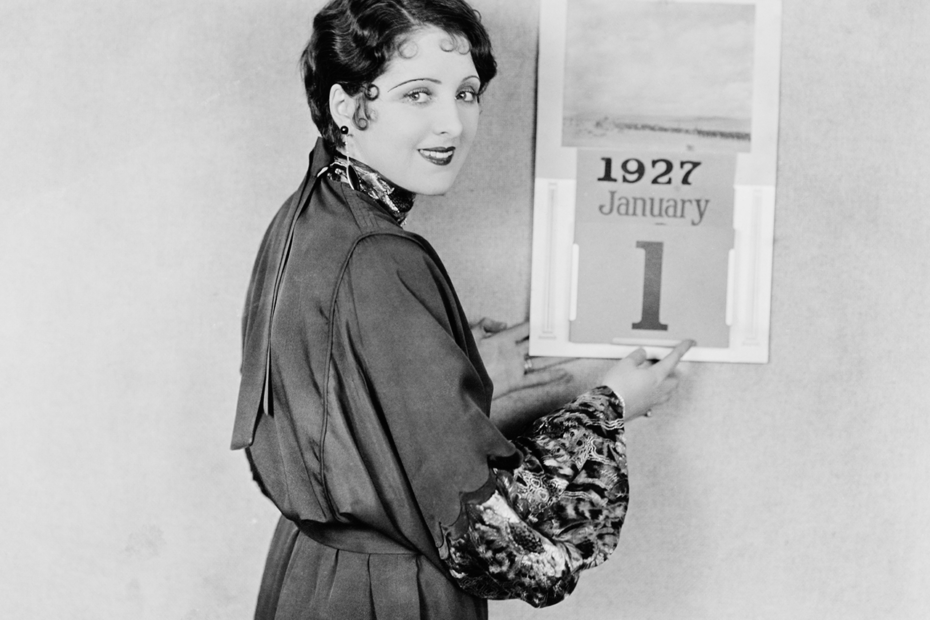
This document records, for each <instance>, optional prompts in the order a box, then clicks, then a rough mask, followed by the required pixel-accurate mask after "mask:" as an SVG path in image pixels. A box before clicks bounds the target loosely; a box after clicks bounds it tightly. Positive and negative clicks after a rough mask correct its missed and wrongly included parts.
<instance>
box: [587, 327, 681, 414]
mask: <svg viewBox="0 0 930 620" xmlns="http://www.w3.org/2000/svg"><path fill="white" fill-rule="evenodd" d="M692 346H694V341H693V340H684V341H682V342H680V343H679V344H678V346H676V347H675V348H674V349H672V351H671V353H669V354H668V355H666V356H665V357H664V358H662V359H661V360H659V361H658V362H656V363H655V364H653V363H651V362H649V361H648V360H647V359H646V352H645V351H644V350H643V349H636V350H635V351H633V352H632V353H630V354H629V355H628V356H626V357H625V358H623V359H622V360H620V361H619V362H617V363H616V364H615V365H614V367H613V368H611V369H610V370H609V371H607V374H606V375H605V376H604V380H603V384H604V385H606V386H607V387H609V388H610V389H612V390H613V391H614V392H616V393H617V394H618V395H619V396H621V397H622V398H623V401H624V403H625V405H626V407H625V411H624V412H623V418H624V420H632V419H634V418H638V417H639V416H642V415H645V414H646V413H648V412H649V411H650V410H651V409H652V408H653V407H656V406H658V405H661V404H662V403H664V402H666V401H668V399H669V398H671V397H672V394H673V393H674V392H675V389H676V388H677V387H678V378H677V377H676V376H675V367H676V366H678V362H679V361H681V356H683V355H684V354H685V353H687V352H688V349H690V348H691V347H692Z"/></svg>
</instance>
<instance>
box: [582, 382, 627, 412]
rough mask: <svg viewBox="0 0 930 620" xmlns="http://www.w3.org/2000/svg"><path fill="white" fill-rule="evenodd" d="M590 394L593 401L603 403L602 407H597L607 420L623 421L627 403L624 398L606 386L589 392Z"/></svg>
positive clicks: (600, 386)
mask: <svg viewBox="0 0 930 620" xmlns="http://www.w3.org/2000/svg"><path fill="white" fill-rule="evenodd" d="M588 394H590V395H591V398H592V400H594V401H599V402H601V403H603V405H602V406H600V407H597V410H598V411H599V412H601V413H602V414H603V415H604V417H605V418H606V419H607V420H623V416H624V413H625V412H626V402H625V401H624V400H623V397H622V396H620V395H619V394H617V393H616V392H614V391H613V390H612V389H611V388H609V387H607V386H606V385H599V386H598V387H596V388H594V389H593V390H591V391H590V392H588Z"/></svg>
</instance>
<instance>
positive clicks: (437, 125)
mask: <svg viewBox="0 0 930 620" xmlns="http://www.w3.org/2000/svg"><path fill="white" fill-rule="evenodd" d="M434 109H435V111H436V117H435V119H434V120H433V129H434V130H435V132H436V133H438V134H444V135H448V136H451V137H453V138H457V137H458V136H459V135H460V134H461V133H462V129H463V127H464V125H463V123H462V117H461V114H462V111H461V110H460V109H459V106H458V102H457V101H456V100H454V99H453V100H452V101H451V102H443V103H442V104H441V105H438V106H436V107H435V108H434Z"/></svg>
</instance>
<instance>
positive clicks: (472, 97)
mask: <svg viewBox="0 0 930 620" xmlns="http://www.w3.org/2000/svg"><path fill="white" fill-rule="evenodd" d="M458 98H459V101H464V102H465V103H474V102H475V101H477V100H478V93H476V92H475V91H473V90H463V91H461V92H460V93H459V95H458Z"/></svg>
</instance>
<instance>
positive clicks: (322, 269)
mask: <svg viewBox="0 0 930 620" xmlns="http://www.w3.org/2000/svg"><path fill="white" fill-rule="evenodd" d="M331 162H332V155H331V154H330V153H328V152H327V151H326V149H325V148H324V146H323V144H322V142H318V143H317V146H316V148H315V149H314V151H313V153H312V154H311V165H310V170H309V172H308V176H307V178H306V179H305V182H304V184H303V186H302V188H301V190H300V191H298V193H295V194H294V195H293V196H291V198H290V199H289V200H288V201H287V202H286V203H285V204H284V206H283V207H282V208H281V210H280V211H279V212H278V214H277V215H276V216H275V218H274V220H273V221H272V224H271V226H270V227H269V229H268V231H267V233H266V235H265V238H264V239H263V241H262V244H261V248H260V250H259V254H258V258H257V260H256V263H255V268H254V270H253V273H252V280H251V284H250V287H249V292H248V296H247V302H246V308H245V314H244V318H243V334H244V355H243V365H242V384H241V388H240V395H239V403H238V410H237V417H236V424H235V430H234V435H233V443H232V446H233V448H247V454H248V456H249V461H250V463H251V465H252V469H253V474H254V476H255V478H256V481H257V482H258V484H259V485H260V487H261V489H262V491H263V492H264V493H265V494H266V495H267V496H268V497H269V498H270V499H271V500H272V501H273V502H274V504H275V505H276V506H277V507H278V509H279V510H280V512H281V514H282V517H281V519H280V521H279V523H278V527H277V529H276V531H275V535H274V538H273V540H272V544H271V549H270V551H269V555H268V560H267V564H266V568H265V574H264V577H263V579H262V585H261V592H260V595H259V602H258V609H257V611H256V617H257V618H262V619H264V618H277V619H279V620H289V619H297V618H300V619H311V618H313V619H316V618H352V619H359V620H364V619H367V618H435V619H443V620H458V619H461V620H472V619H475V618H485V617H486V616H487V611H486V602H485V600H484V599H485V598H503V597H512V596H520V597H522V598H525V599H526V600H528V601H530V602H532V603H533V604H549V603H552V602H555V601H556V600H560V599H561V597H562V596H564V595H565V594H567V592H570V591H571V588H572V587H574V583H575V582H576V581H577V573H578V572H579V571H580V570H581V569H583V568H586V567H588V566H591V565H593V564H596V563H597V562H599V561H602V560H603V558H605V557H606V554H609V552H610V550H612V549H613V547H614V546H615V545H616V533H617V530H619V526H620V522H622V517H623V513H624V512H625V506H626V478H625V461H624V459H623V454H622V409H621V407H620V405H619V404H618V402H617V400H616V397H615V396H614V395H613V394H612V393H610V392H609V390H604V389H602V390H601V392H599V393H597V394H595V395H594V396H593V398H594V399H595V401H596V402H595V404H594V405H593V406H592V405H591V404H590V402H587V401H585V402H583V403H582V404H581V409H584V410H585V412H584V413H583V414H578V413H577V412H578V411H579V408H578V407H575V408H574V409H571V408H568V409H567V411H569V414H570V415H569V417H571V419H572V420H575V421H572V422H566V420H568V418H566V417H565V416H564V415H563V417H561V418H558V419H550V420H549V421H548V422H545V421H543V422H541V423H540V424H542V425H543V426H545V425H546V424H548V425H549V427H553V425H556V426H557V427H558V428H557V429H556V430H555V431H554V432H550V433H549V434H548V435H546V433H545V432H542V435H544V436H545V437H546V438H547V439H546V441H543V442H534V441H532V440H525V441H524V445H523V446H521V447H520V448H519V449H518V448H517V447H516V446H515V445H514V444H513V443H511V442H510V441H508V440H507V439H506V438H504V437H503V436H502V435H501V434H500V432H498V430H497V429H496V428H495V427H494V425H493V424H492V423H491V422H490V420H489V418H488V411H489V407H490V400H491V394H492V385H491V382H490V380H489V378H488V376H487V373H486V372H485V369H484V366H483V364H482V362H481V359H480V357H479V355H478V351H477V347H476V345H475V342H474V340H473V338H472V335H471V331H470V328H469V325H468V322H467V320H466V318H465V315H464V313H463V311H462V309H461V306H460V304H459V302H458V299H457V298H456V295H455V292H454V290H453V288H452V285H451V283H450V281H449V278H448V276H447V274H446V272H445V270H444V268H443V266H442V263H441V262H440V260H439V258H438V257H437V256H436V254H435V252H434V251H433V249H432V248H431V247H430V246H429V244H428V243H427V242H426V241H425V240H424V239H422V238H421V237H419V236H418V235H415V234H413V233H410V232H407V231H405V230H403V229H402V228H401V227H399V226H398V225H397V222H396V221H395V219H394V218H393V217H392V215H391V214H390V213H389V212H388V211H387V210H386V209H385V208H384V206H383V205H381V204H379V203H378V202H377V201H375V200H374V199H372V198H371V197H369V196H368V195H366V194H365V193H363V192H359V191H355V190H353V189H352V188H350V187H349V186H347V185H346V184H345V183H342V182H340V181H339V180H337V179H336V178H334V177H333V175H330V174H327V166H328V165H329V164H330V163H331ZM321 172H322V174H321ZM272 317H273V320H272ZM587 409H590V410H591V411H590V412H588V411H587ZM595 410H596V411H595ZM572 412H574V413H572ZM576 414H577V415H576ZM572 416H574V417H572ZM566 424H568V425H567V426H566ZM537 426H538V428H537V431H539V429H540V428H543V426H540V425H537ZM547 428H548V427H547ZM579 429H581V430H579ZM592 429H593V430H592ZM550 431H551V428H550ZM576 431H577V432H576ZM573 433H574V435H573ZM579 433H580V434H579ZM582 435H583V436H584V437H587V439H585V441H588V444H590V445H588V452H587V453H586V454H587V455H588V456H591V455H594V457H593V458H590V459H587V460H585V459H584V458H581V459H579V458H576V457H575V456H572V455H571V454H570V452H571V451H572V450H573V448H572V445H571V444H572V442H573V441H574V442H575V443H577V440H578V437H581V436H582ZM591 436H595V439H593V440H592V439H591ZM566 437H567V438H568V439H566ZM553 440H554V442H553ZM546 442H548V444H547V443H546ZM517 443H518V445H519V443H520V442H519V441H518V442H517ZM547 445H549V448H553V450H554V452H558V453H559V454H560V456H559V457H558V458H555V459H554V460H553V461H552V462H551V463H548V461H547V456H546V455H547V454H548V453H547V450H549V448H547V447H546V446H547ZM592 445H593V446H594V448H592V447H591V446H592ZM534 451H536V452H538V454H535V455H534V454H533V453H534ZM524 456H526V457H527V458H526V462H524ZM572 459H574V460H572ZM549 460H551V459H549ZM547 463H548V464H547ZM553 468H554V469H553ZM592 468H593V469H592ZM556 470H558V471H556ZM618 472H619V473H618ZM553 474H554V477H553ZM559 476H562V478H564V480H562V478H559ZM585 476H588V477H591V478H598V479H603V480H607V484H606V486H604V485H602V486H603V492H602V493H599V495H598V498H597V500H596V502H595V503H596V504H597V506H595V505H594V504H592V506H594V508H592V509H591V510H589V511H587V513H585V514H581V515H579V514H578V511H577V510H576V509H575V507H574V506H573V507H572V508H571V510H569V511H568V513H566V511H565V509H564V507H563V508H560V507H559V503H558V502H559V498H560V497H561V496H562V495H563V494H566V487H567V486H568V487H570V486H571V485H572V484H575V481H580V484H581V485H582V486H587V487H590V486H591V485H589V484H587V485H586V483H585V482H584V480H582V479H583V478H584V477H585ZM540 480H542V481H543V482H542V483H540ZM603 480H602V481H603ZM540 484H542V491H540V488H541V487H540ZM547 485H548V486H547ZM579 488H581V487H579ZM585 492H586V491H585ZM582 494H583V493H582ZM571 495H572V492H571V488H568V492H567V495H566V497H568V496H571ZM601 496H603V497H601ZM608 496H609V497H608ZM605 498H606V499H605ZM604 502H607V503H608V504H610V506H612V507H613V508H612V510H613V512H612V513H610V514H611V515H612V516H611V518H610V519H607V521H606V522H605V524H601V525H603V527H602V526H601V525H595V526H591V523H592V522H596V521H598V519H600V518H601V513H602V512H603V505H602V504H603V503H604ZM501 511H503V512H504V513H506V514H507V515H508V516H507V517H506V518H504V521H506V522H508V523H510V524H509V525H507V524H506V523H504V524H503V525H502V521H501V517H500V516H499V515H500V513H501ZM582 512H585V511H584V510H582ZM595 512H596V513H597V514H596V515H594V516H595V517H596V518H595V519H594V520H593V521H592V519H591V517H592V515H593V514H594V513H595ZM569 513H570V514H569ZM566 519H569V520H573V521H572V523H574V524H575V525H571V526H567V525H566V523H567V522H566V521H565V520H566ZM585 519H587V520H585ZM601 520H603V519H601ZM547 524H548V525H547ZM502 528H503V529H502ZM520 528H526V532H524V533H522V534H521V532H522V530H521V529H520ZM547 528H548V530H547ZM540 531H542V532H543V534H540V533H539V532H540ZM572 532H575V533H574V534H572ZM544 534H545V535H546V536H549V537H548V538H546V537H545V536H544ZM559 536H563V537H564V540H563V541H562V542H558V540H559ZM572 536H575V537H576V538H575V539H572ZM579 537H580V538H579ZM585 537H594V538H596V539H597V542H595V543H591V544H589V541H587V539H585V541H584V542H583V543H578V541H581V540H582V539H583V538H585ZM515 540H517V541H518V542H517V543H515V542H514V541H515ZM552 541H556V542H552ZM573 541H574V542H573ZM576 543H578V544H576ZM501 545H504V546H505V547H512V548H513V549H516V550H518V551H517V552H515V553H511V550H510V549H504V550H503V552H502V550H501ZM521 545H522V547H521ZM524 547H525V549H523V548H524ZM588 547H590V549H589V548H588ZM579 549H581V550H579ZM526 553H535V554H536V556H534V557H537V556H538V557H537V560H538V562H539V564H538V565H539V566H540V567H542V568H541V570H542V571H543V572H544V573H546V574H547V576H546V577H545V579H546V580H549V581H551V582H552V583H549V582H548V581H546V582H545V583H543V585H539V584H540V582H539V581H538V580H536V581H533V580H530V581H531V582H532V583H528V584H523V585H521V586H519V587H518V588H517V590H518V591H513V590H512V589H511V588H510V587H509V585H508V584H509V583H511V582H519V581H521V579H523V580H524V581H526V579H524V578H523V577H519V575H521V574H523V573H526V567H527V566H530V565H531V564H533V562H537V560H527V558H528V557H529V556H527V555H526ZM595 556H597V557H595ZM544 565H545V566H544ZM491 573H494V575H493V576H492V577H489V575H490V574H491ZM549 573H551V574H549ZM524 577H525V576H524ZM463 588H466V589H467V590H468V592H466V591H465V590H464V589H463ZM469 592H470V593H469ZM475 595H477V596H475Z"/></svg>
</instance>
